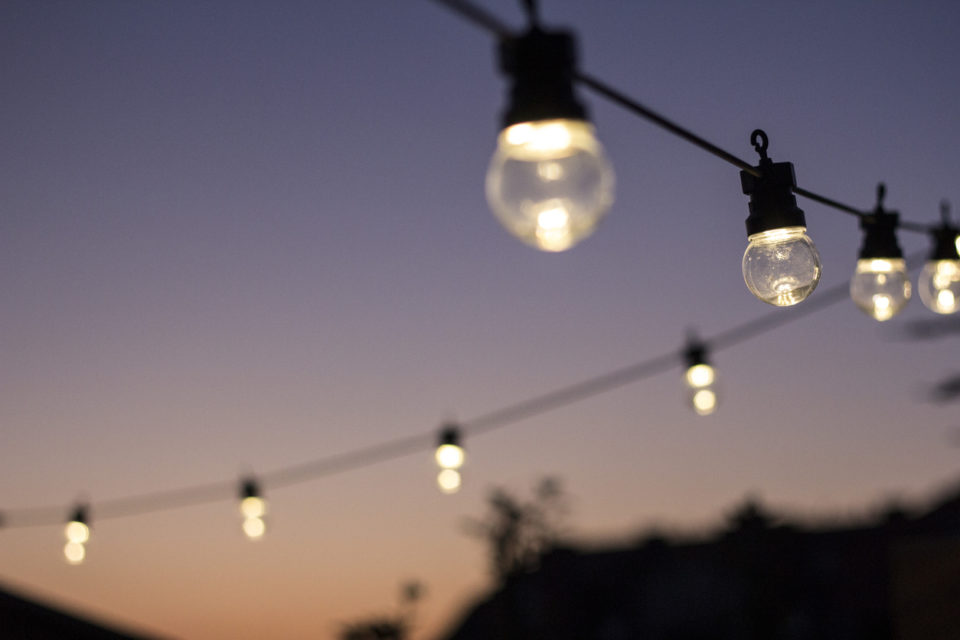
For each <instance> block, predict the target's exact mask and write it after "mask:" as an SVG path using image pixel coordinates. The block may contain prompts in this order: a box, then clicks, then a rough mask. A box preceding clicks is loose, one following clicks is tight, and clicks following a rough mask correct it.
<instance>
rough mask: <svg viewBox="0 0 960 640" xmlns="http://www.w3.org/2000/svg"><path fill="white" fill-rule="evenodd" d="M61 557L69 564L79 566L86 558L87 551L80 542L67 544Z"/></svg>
mask: <svg viewBox="0 0 960 640" xmlns="http://www.w3.org/2000/svg"><path fill="white" fill-rule="evenodd" d="M63 556H64V557H65V558H66V559H67V562H69V563H70V564H80V563H81V562H83V561H84V559H85V558H86V557H87V550H86V548H85V547H84V546H83V544H82V543H80V542H72V541H71V542H68V543H67V544H65V545H64V546H63Z"/></svg>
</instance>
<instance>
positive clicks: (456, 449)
mask: <svg viewBox="0 0 960 640" xmlns="http://www.w3.org/2000/svg"><path fill="white" fill-rule="evenodd" d="M434 459H435V460H436V461H437V466H439V467H440V471H439V473H438V474H437V486H438V487H440V490H441V491H442V492H443V493H456V492H457V491H459V490H460V487H461V485H462V484H463V478H462V477H461V475H460V467H462V466H463V463H464V461H465V460H466V454H465V453H464V451H463V447H461V446H460V429H459V428H458V427H457V426H456V425H454V424H447V425H444V427H443V428H442V429H441V430H440V436H439V438H438V443H437V450H436V452H435V453H434Z"/></svg>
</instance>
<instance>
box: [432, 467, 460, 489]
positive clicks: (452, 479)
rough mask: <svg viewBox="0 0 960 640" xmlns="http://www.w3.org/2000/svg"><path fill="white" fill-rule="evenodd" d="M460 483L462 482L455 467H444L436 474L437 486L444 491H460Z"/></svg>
mask: <svg viewBox="0 0 960 640" xmlns="http://www.w3.org/2000/svg"><path fill="white" fill-rule="evenodd" d="M461 484H463V480H462V479H461V477H460V472H459V471H457V470H455V469H444V470H442V471H441V472H440V473H438V474H437V486H438V487H440V491H443V492H444V493H456V492H457V491H460V485H461Z"/></svg>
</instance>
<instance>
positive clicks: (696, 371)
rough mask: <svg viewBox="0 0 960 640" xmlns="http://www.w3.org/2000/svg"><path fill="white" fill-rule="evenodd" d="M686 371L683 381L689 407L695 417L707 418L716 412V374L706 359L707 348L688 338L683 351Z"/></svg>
mask: <svg viewBox="0 0 960 640" xmlns="http://www.w3.org/2000/svg"><path fill="white" fill-rule="evenodd" d="M684 359H685V361H686V365H687V369H686V373H685V374H684V380H685V381H686V383H687V394H688V399H689V403H690V406H691V407H692V408H693V410H694V411H696V412H697V415H701V416H707V415H710V414H711V413H713V412H714V411H716V410H717V392H716V389H715V388H714V382H716V378H717V374H716V371H715V370H714V368H713V367H712V366H711V365H710V363H709V361H708V359H707V346H706V345H705V344H704V343H702V342H700V341H699V340H697V339H696V338H690V339H688V341H687V348H686V350H685V351H684Z"/></svg>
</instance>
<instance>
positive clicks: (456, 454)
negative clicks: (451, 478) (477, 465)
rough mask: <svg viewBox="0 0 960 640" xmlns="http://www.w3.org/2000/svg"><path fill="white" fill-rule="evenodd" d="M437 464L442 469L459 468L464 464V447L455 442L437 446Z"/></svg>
mask: <svg viewBox="0 0 960 640" xmlns="http://www.w3.org/2000/svg"><path fill="white" fill-rule="evenodd" d="M435 457H436V459H437V464H438V465H439V466H440V467H441V468H442V469H459V468H460V467H462V466H463V461H464V457H465V456H464V453H463V449H462V448H461V447H460V446H458V445H455V444H441V445H440V446H439V447H437V453H436V456H435Z"/></svg>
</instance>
